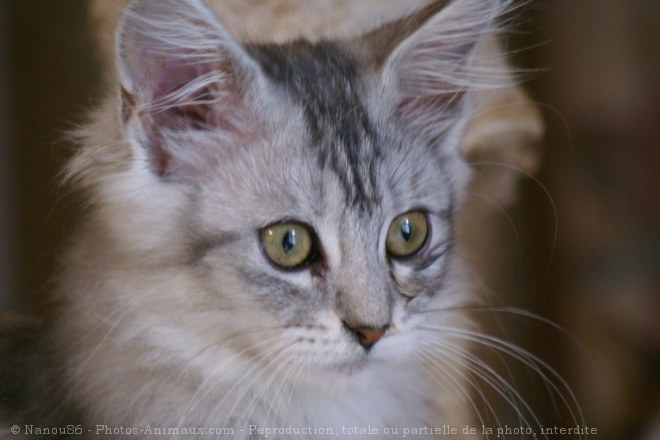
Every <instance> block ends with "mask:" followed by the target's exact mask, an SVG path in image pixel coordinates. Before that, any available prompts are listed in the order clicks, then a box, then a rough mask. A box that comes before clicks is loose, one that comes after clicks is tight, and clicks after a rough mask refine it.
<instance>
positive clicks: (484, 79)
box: [367, 0, 508, 142]
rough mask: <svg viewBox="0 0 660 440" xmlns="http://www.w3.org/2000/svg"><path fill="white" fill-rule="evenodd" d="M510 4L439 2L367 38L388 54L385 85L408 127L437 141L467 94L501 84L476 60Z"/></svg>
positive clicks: (384, 56)
mask: <svg viewBox="0 0 660 440" xmlns="http://www.w3.org/2000/svg"><path fill="white" fill-rule="evenodd" d="M507 3H508V2H506V1H501V0H461V1H452V2H448V1H446V0H439V1H436V2H434V3H432V4H431V5H429V6H428V7H426V8H425V9H422V10H421V11H420V12H418V13H416V14H414V15H412V16H410V17H408V18H406V19H404V20H401V21H399V22H397V23H393V24H390V25H386V26H384V27H383V28H381V29H378V30H376V31H374V32H373V33H372V34H371V35H368V36H367V38H368V39H370V40H372V42H373V44H377V45H380V47H381V48H384V50H385V51H386V53H383V51H382V49H381V55H380V56H381V58H382V60H381V63H382V75H383V82H384V84H385V87H386V88H387V89H388V90H389V91H391V92H390V93H393V105H394V109H395V112H396V114H397V116H398V117H399V118H400V119H401V120H402V122H403V123H404V125H405V126H407V127H411V128H412V130H413V131H414V132H415V133H417V134H420V135H422V136H425V137H426V138H427V140H428V141H431V142H434V141H435V140H437V139H438V138H439V136H441V135H442V134H443V133H446V131H447V130H448V129H449V128H451V126H453V125H455V117H456V114H457V111H459V110H460V109H461V108H462V102H463V101H464V100H463V97H464V95H465V92H466V91H468V90H474V89H477V88H483V87H490V86H492V85H493V82H494V80H497V79H498V78H500V79H501V77H502V75H501V73H502V72H500V73H498V72H488V71H487V68H485V67H484V66H480V67H477V65H476V64H475V63H474V62H473V61H474V58H475V56H474V55H475V52H476V51H477V48H478V46H479V43H480V42H481V41H483V40H485V39H486V38H487V37H488V36H489V35H491V34H492V33H493V32H494V30H495V29H494V27H495V19H496V18H497V17H498V16H500V15H501V14H502V13H503V12H504V11H505V10H506V5H507ZM376 56H378V54H377V55H376ZM376 62H378V60H376Z"/></svg>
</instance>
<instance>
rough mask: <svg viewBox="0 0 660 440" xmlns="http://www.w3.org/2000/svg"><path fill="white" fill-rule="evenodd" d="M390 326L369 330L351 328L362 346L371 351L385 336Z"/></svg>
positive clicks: (365, 328) (366, 328)
mask: <svg viewBox="0 0 660 440" xmlns="http://www.w3.org/2000/svg"><path fill="white" fill-rule="evenodd" d="M389 327H390V326H389V324H388V325H385V326H383V327H381V328H368V327H356V328H352V327H349V328H350V329H351V330H352V331H353V332H355V334H356V335H357V337H358V341H359V342H360V345H361V346H363V347H364V348H365V349H367V350H369V349H370V348H371V347H373V345H374V344H375V343H376V342H378V340H379V339H380V338H381V337H382V336H383V335H384V334H385V332H386V331H387V329H388V328H389Z"/></svg>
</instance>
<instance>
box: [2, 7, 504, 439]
mask: <svg viewBox="0 0 660 440" xmlns="http://www.w3.org/2000/svg"><path fill="white" fill-rule="evenodd" d="M509 6H510V5H509V4H508V2H503V1H498V0H455V1H451V2H447V1H439V2H435V3H434V4H433V5H431V6H430V7H428V8H426V9H424V10H422V11H421V12H417V13H415V14H413V15H411V16H410V17H408V18H405V19H403V20H401V21H399V22H395V23H392V24H386V25H384V26H383V27H381V28H379V29H376V30H373V31H371V32H370V33H367V34H366V35H365V36H363V37H360V38H346V39H336V40H333V41H325V40H322V41H318V42H308V41H304V40H298V41H294V42H291V43H285V44H272V45H256V44H255V45H251V44H239V43H238V42H237V41H236V40H235V39H234V38H233V37H232V36H230V35H229V33H228V32H227V31H226V30H225V28H224V27H223V26H222V24H221V23H220V21H219V20H218V19H217V18H216V17H214V16H213V14H212V13H211V12H210V11H209V10H208V9H207V7H206V6H205V5H204V4H203V3H202V2H201V1H198V0H176V1H174V0H135V1H133V2H131V3H130V5H129V6H128V8H127V9H126V11H125V13H124V16H123V18H122V20H121V23H120V25H119V27H118V30H117V40H116V54H117V55H116V71H117V75H116V83H115V87H114V88H113V91H112V94H111V96H110V97H109V99H108V100H107V102H106V104H105V105H104V107H103V108H101V109H99V110H98V111H97V112H96V113H95V114H94V117H93V122H92V123H90V124H89V125H88V126H87V127H85V128H83V129H82V130H80V132H79V133H77V139H78V141H79V143H80V144H81V146H82V148H81V149H80V152H79V153H78V154H77V156H76V157H75V159H74V160H73V161H72V163H71V165H70V167H69V169H68V179H69V180H70V181H73V182H74V183H75V184H76V185H77V186H78V187H79V188H81V189H82V190H83V191H84V192H85V194H86V196H87V200H88V202H89V208H88V212H87V213H86V216H85V218H84V221H83V222H82V225H81V228H80V231H79V232H78V235H77V236H76V238H75V240H74V243H73V245H72V247H71V250H70V252H69V254H68V257H67V258H66V260H65V264H64V274H63V276H62V282H61V284H60V286H59V288H58V290H57V293H56V297H55V299H56V301H57V302H58V307H57V309H56V311H55V312H54V313H53V315H54V317H53V318H52V319H51V320H50V321H49V322H48V324H47V327H46V329H45V330H44V331H43V335H41V336H40V337H39V338H37V342H36V347H37V348H36V350H35V352H34V354H33V355H32V358H30V359H31V360H28V361H27V362H33V363H34V364H38V365H48V366H49V367H48V368H41V369H37V368H35V367H34V366H32V367H30V368H31V369H35V370H40V371H41V373H40V375H37V376H35V377H33V378H31V379H30V380H29V381H24V382H25V383H23V382H22V381H21V380H19V381H18V382H19V383H23V385H21V386H23V387H24V388H23V389H22V393H23V394H22V395H23V396H26V398H25V399H24V400H25V401H24V402H22V403H23V404H24V408H25V409H24V410H22V411H17V412H16V413H15V414H14V415H13V416H11V417H12V418H14V417H15V418H14V419H13V420H21V423H22V424H24V423H40V426H43V425H45V426H66V425H67V424H71V423H73V424H75V426H82V427H83V429H84V432H83V434H82V438H93V439H102V438H142V437H144V438H205V439H208V438H216V437H217V438H222V436H219V435H218V436H214V435H211V434H208V433H206V435H199V436H195V435H192V434H191V435H178V436H177V435H174V434H172V435H170V434H162V435H156V436H153V435H147V434H145V433H144V432H143V431H139V432H135V431H128V429H131V430H132V429H142V430H144V429H146V428H147V427H150V428H151V429H156V428H158V429H161V428H177V429H183V428H191V427H198V428H211V427H215V428H218V427H222V428H224V429H225V430H230V431H232V432H233V436H232V437H233V438H237V439H256V438H261V437H262V434H264V432H263V431H262V432H261V434H259V433H258V432H255V431H254V429H256V428H287V427H292V428H308V427H309V428H311V429H310V430H308V431H304V433H303V434H301V435H290V434H287V433H286V432H284V433H281V434H278V433H277V432H275V433H271V435H270V436H269V438H300V439H317V438H326V436H324V435H317V434H318V433H319V432H321V431H322V430H326V432H328V430H332V432H334V433H337V434H339V435H338V436H334V435H333V437H335V438H353V439H354V438H362V437H363V438H369V439H375V438H385V437H387V436H385V435H383V432H384V430H385V429H386V428H388V429H391V428H397V429H398V432H399V434H398V435H392V436H391V437H392V438H400V436H401V433H402V432H403V431H402V430H403V429H404V428H405V427H421V426H431V425H433V426H436V427H439V426H441V425H442V424H443V423H450V424H452V425H454V426H461V427H462V426H463V425H459V423H463V422H464V421H466V420H467V421H469V419H467V416H465V414H467V413H468V412H469V411H470V410H471V404H470V399H469V397H466V396H467V393H468V390H467V387H466V386H464V383H463V382H464V381H465V374H466V372H467V369H466V368H465V365H466V364H467V363H468V362H467V361H466V359H467V358H468V357H469V356H470V355H469V352H468V351H467V347H466V340H468V339H470V338H469V337H466V336H469V335H470V333H469V332H470V329H471V328H472V324H471V323H470V321H469V320H468V319H467V317H466V316H465V313H464V311H463V310H464V309H465V308H466V307H469V306H471V305H473V304H474V303H475V298H474V297H473V296H472V293H471V292H472V289H471V288H470V286H469V284H468V283H466V282H465V280H464V276H463V274H464V273H465V271H464V269H463V266H462V262H461V261H460V258H459V256H458V254H457V252H456V249H455V246H454V243H455V240H454V219H455V214H456V211H457V209H460V205H461V201H462V200H463V195H464V191H465V187H466V184H467V182H468V180H469V168H468V167H467V166H466V164H465V162H464V159H463V158H462V157H461V155H460V153H459V148H458V147H459V140H460V138H461V136H462V134H463V131H464V129H465V126H466V123H467V121H468V119H469V118H470V117H471V116H472V106H471V93H472V92H473V91H474V90H477V89H483V88H489V87H495V86H497V85H503V84H502V83H503V82H505V79H506V76H507V75H506V73H505V72H503V71H488V70H487V69H485V68H484V67H483V65H479V66H481V67H478V66H477V65H476V64H475V62H474V59H475V55H476V54H477V53H479V50H480V48H481V47H482V44H483V42H484V41H486V40H487V39H489V38H491V37H492V36H493V34H494V33H496V32H497V25H496V21H497V18H498V17H499V16H500V15H501V14H503V13H504V12H505V11H506V10H507V9H508V8H509ZM495 61H501V60H495ZM413 209H416V210H423V211H424V212H426V213H427V215H428V220H429V223H430V236H429V239H428V242H427V243H426V244H425V246H424V248H423V249H422V251H421V252H419V253H418V254H416V255H414V256H413V257H411V258H408V259H405V260H397V259H394V258H391V257H389V256H388V255H387V252H386V249H385V234H386V232H387V229H388V226H389V225H390V223H391V222H392V220H393V219H394V218H396V217H397V216H398V215H400V214H402V213H405V212H407V211H410V210H413ZM282 220H295V221H298V222H302V223H304V224H306V225H309V226H310V227H311V228H313V231H314V233H315V235H316V237H317V238H318V243H319V247H320V249H319V253H320V256H319V260H318V261H317V262H316V263H315V264H313V265H310V266H309V267H305V268H303V269H300V270H290V271H287V270H281V269H279V268H277V267H275V266H274V265H272V264H271V263H269V261H268V260H267V259H266V258H265V256H264V254H263V252H262V249H261V248H260V244H259V235H258V231H259V230H260V229H261V228H264V227H265V226H267V225H269V224H272V223H274V222H278V221H282ZM347 323H348V325H350V326H362V327H374V328H379V327H382V326H385V325H388V326H389V329H388V330H387V332H386V333H385V334H384V335H383V337H382V338H381V339H380V340H379V341H378V342H377V343H376V344H375V345H374V346H373V347H372V348H370V349H369V350H367V349H365V348H364V347H362V346H361V345H360V344H359V343H358V341H357V339H356V337H355V335H354V334H353V333H352V332H351V331H350V330H349V329H348V328H347ZM28 357H29V356H28ZM31 402H38V403H37V404H34V403H31ZM460 417H466V418H465V419H460V420H459V418H460ZM99 425H100V426H101V429H100V431H99ZM21 426H22V425H21ZM355 426H357V427H361V428H367V427H370V428H371V429H372V432H373V429H377V430H379V435H365V436H360V435H346V436H344V434H343V433H344V432H345V431H342V427H355ZM120 428H125V429H126V431H122V432H124V433H123V434H120V435H116V433H117V432H118V431H117V430H118V429H120ZM107 429H110V431H109V432H114V433H115V434H110V433H109V432H108V431H107ZM172 432H175V431H172ZM226 432H227V431H225V433H226ZM27 437H28V438H33V437H35V438H36V437H38V436H36V435H35V436H31V435H28V436H27ZM44 437H46V438H49V436H44ZM52 437H53V438H54V436H52ZM441 437H442V436H439V435H433V436H431V435H426V436H423V435H420V436H417V438H441ZM58 438H59V437H58ZM75 438H80V437H75ZM224 438H227V437H224Z"/></svg>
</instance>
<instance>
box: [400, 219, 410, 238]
mask: <svg viewBox="0 0 660 440" xmlns="http://www.w3.org/2000/svg"><path fill="white" fill-rule="evenodd" d="M401 236H402V237H403V239H404V240H406V241H410V237H412V228H411V227H410V219H405V220H404V221H403V222H402V223H401Z"/></svg>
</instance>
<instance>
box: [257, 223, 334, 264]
mask: <svg viewBox="0 0 660 440" xmlns="http://www.w3.org/2000/svg"><path fill="white" fill-rule="evenodd" d="M281 224H294V225H298V226H301V227H302V228H304V229H305V230H306V231H307V233H308V234H309V236H310V239H311V241H312V243H311V247H310V250H309V255H308V256H307V257H306V258H305V260H303V262H302V263H299V264H297V265H295V266H282V265H280V264H277V263H276V262H275V261H273V260H272V259H271V258H270V257H269V256H268V253H267V252H266V250H265V249H264V243H263V240H262V239H261V236H262V234H263V232H264V231H265V230H267V229H268V228H272V227H273V226H276V225H281ZM257 242H258V243H259V249H260V250H261V254H262V255H263V257H264V258H265V259H266V261H268V263H269V264H270V265H271V266H272V267H274V268H275V269H277V270H279V271H282V272H301V271H303V270H313V272H314V273H317V272H319V271H318V270H314V268H315V267H316V266H318V265H319V264H320V262H321V261H322V258H321V257H322V252H321V246H320V243H319V239H318V235H317V234H316V231H315V230H314V228H313V227H312V226H311V225H310V224H309V223H306V222H303V221H300V220H298V219H291V218H284V219H281V220H277V221H274V222H272V223H269V224H267V225H266V226H264V227H263V228H259V229H258V230H257Z"/></svg>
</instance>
